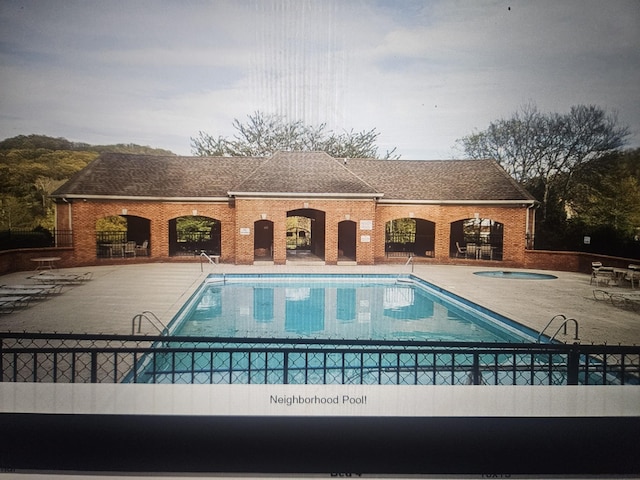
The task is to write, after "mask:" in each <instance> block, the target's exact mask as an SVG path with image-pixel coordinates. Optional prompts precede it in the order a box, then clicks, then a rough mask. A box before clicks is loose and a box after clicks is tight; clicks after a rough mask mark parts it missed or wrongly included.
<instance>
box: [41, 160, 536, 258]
mask: <svg viewBox="0 0 640 480" xmlns="http://www.w3.org/2000/svg"><path fill="white" fill-rule="evenodd" d="M52 197H53V199H54V200H55V202H56V207H57V208H56V224H57V228H58V229H59V230H69V231H72V232H73V258H72V262H71V263H73V264H78V265H82V264H95V263H100V262H103V261H114V262H115V261H124V260H126V261H130V259H138V260H140V259H149V260H170V259H174V258H176V259H186V258H188V257H195V256H200V255H201V254H202V253H204V254H206V255H207V256H208V257H209V258H212V259H215V260H216V261H221V262H225V263H231V264H238V265H250V264H253V263H257V262H260V263H266V264H269V263H271V264H274V265H283V264H286V263H287V262H289V261H293V260H296V259H301V258H303V259H307V260H309V261H315V262H318V263H324V264H326V265H335V264H343V263H344V264H351V265H354V264H357V265H374V264H379V263H385V262H405V261H407V260H408V259H409V258H412V259H413V260H414V261H416V262H420V261H423V262H429V261H433V262H437V263H470V262H499V263H498V264H499V265H505V266H514V267H517V266H523V265H524V263H525V260H524V256H525V250H526V249H527V248H528V247H530V246H531V243H532V239H533V236H534V233H535V205H536V203H535V200H534V198H533V197H532V196H531V195H530V194H529V193H527V192H526V191H525V190H524V189H522V188H521V187H520V186H519V185H518V184H517V183H516V182H515V181H514V180H513V179H512V178H511V177H510V176H509V175H508V174H507V173H506V172H505V171H504V170H503V169H502V168H501V167H500V166H499V165H498V163H497V162H496V161H494V160H491V159H487V160H433V161H420V160H377V159H362V158H334V157H331V156H329V155H328V154H326V153H323V152H278V153H275V154H274V155H272V156H270V157H184V156H159V155H129V154H119V153H109V154H103V155H101V156H100V157H99V158H97V159H96V160H95V161H93V162H92V163H91V164H89V165H88V166H87V167H86V168H84V169H83V170H82V171H80V172H79V173H78V174H76V175H75V176H74V177H73V178H71V179H70V180H69V181H68V182H67V183H66V184H64V185H63V186H62V187H60V188H59V189H58V190H56V191H55V192H54V193H53V195H52Z"/></svg>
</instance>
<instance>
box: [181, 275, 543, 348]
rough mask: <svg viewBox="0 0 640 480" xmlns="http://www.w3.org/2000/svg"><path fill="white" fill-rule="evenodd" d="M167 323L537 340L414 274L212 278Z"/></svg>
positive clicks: (273, 333) (192, 331) (310, 334)
mask: <svg viewBox="0 0 640 480" xmlns="http://www.w3.org/2000/svg"><path fill="white" fill-rule="evenodd" d="M169 328H170V334H171V335H174V336H198V337H233V338H278V339H283V338H305V339H349V340H417V341H461V342H524V341H535V340H536V338H537V333H536V332H533V331H531V330H528V329H526V328H525V327H523V326H522V325H518V324H516V323H515V322H512V321H510V320H509V319H506V318H504V317H501V316H499V315H497V314H495V313H493V312H490V311H488V310H486V309H483V308H482V307H479V306H478V305H475V304H473V303H471V302H468V301H466V300H464V299H462V298H460V297H457V296H455V295H453V294H450V293H448V292H445V291H442V290H439V289H438V288H436V287H435V286H433V285H431V284H429V283H427V282H424V281H422V280H420V279H418V278H417V277H414V276H408V275H405V276H398V275H278V274H270V275H212V276H209V277H208V278H207V279H206V281H205V282H204V283H203V284H202V286H201V287H200V288H199V289H198V291H197V292H196V293H195V294H194V296H193V297H192V298H191V299H190V301H189V302H187V304H186V305H185V306H184V307H183V309H182V310H181V311H180V312H179V314H178V315H177V316H176V318H174V320H173V321H172V322H171V324H170V326H169Z"/></svg>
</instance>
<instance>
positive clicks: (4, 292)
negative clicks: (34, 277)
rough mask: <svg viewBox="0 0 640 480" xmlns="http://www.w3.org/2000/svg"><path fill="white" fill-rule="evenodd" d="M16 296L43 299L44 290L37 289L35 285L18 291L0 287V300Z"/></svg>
mask: <svg viewBox="0 0 640 480" xmlns="http://www.w3.org/2000/svg"><path fill="white" fill-rule="evenodd" d="M17 295H19V296H25V297H43V296H44V290H43V289H42V288H38V287H37V286H36V285H34V286H33V287H31V288H23V289H20V290H15V289H13V288H4V287H0V299H2V298H5V297H15V296H17Z"/></svg>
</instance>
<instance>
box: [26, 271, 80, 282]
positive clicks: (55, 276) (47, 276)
mask: <svg viewBox="0 0 640 480" xmlns="http://www.w3.org/2000/svg"><path fill="white" fill-rule="evenodd" d="M92 276H93V273H92V272H85V273H46V272H43V273H39V274H38V275H32V276H30V277H27V278H29V279H30V280H35V281H36V282H38V283H44V284H50V285H51V284H54V285H60V284H63V285H64V284H77V283H84V282H86V281H87V280H90V279H91V277H92Z"/></svg>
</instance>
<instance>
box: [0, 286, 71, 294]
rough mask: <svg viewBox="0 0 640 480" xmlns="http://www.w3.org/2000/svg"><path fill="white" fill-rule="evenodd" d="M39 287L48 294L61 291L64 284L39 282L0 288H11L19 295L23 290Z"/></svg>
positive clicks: (0, 287)
mask: <svg viewBox="0 0 640 480" xmlns="http://www.w3.org/2000/svg"><path fill="white" fill-rule="evenodd" d="M34 288H36V289H38V290H40V291H41V292H42V293H41V295H42V296H46V295H54V294H57V293H60V292H61V291H62V285H46V284H43V283H39V284H32V285H15V284H14V285H1V286H0V289H6V290H11V291H13V292H14V294H16V295H19V294H20V293H22V292H25V291H28V290H32V289H34Z"/></svg>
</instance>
